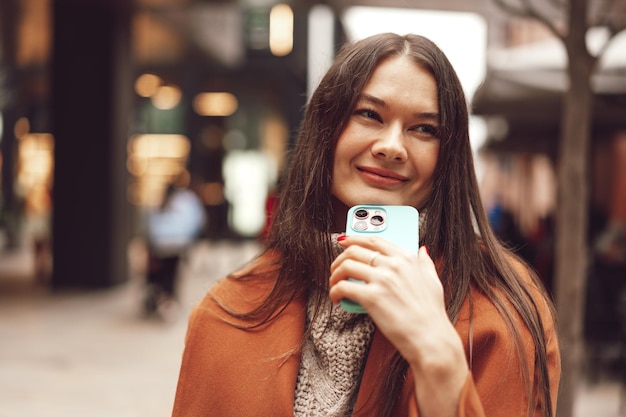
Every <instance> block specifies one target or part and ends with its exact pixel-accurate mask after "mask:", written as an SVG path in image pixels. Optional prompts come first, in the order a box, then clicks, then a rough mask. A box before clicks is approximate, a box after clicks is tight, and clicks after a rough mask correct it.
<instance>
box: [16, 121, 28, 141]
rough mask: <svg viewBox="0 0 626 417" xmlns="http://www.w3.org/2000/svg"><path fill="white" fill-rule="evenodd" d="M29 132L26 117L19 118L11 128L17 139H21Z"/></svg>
mask: <svg viewBox="0 0 626 417" xmlns="http://www.w3.org/2000/svg"><path fill="white" fill-rule="evenodd" d="M28 132H30V121H29V120H28V119H27V118H26V117H20V118H19V119H17V122H15V126H14V127H13V133H14V134H15V137H16V138H17V139H21V138H23V137H24V136H25V135H27V134H28Z"/></svg>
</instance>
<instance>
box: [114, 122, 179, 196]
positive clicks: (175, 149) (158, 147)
mask: <svg viewBox="0 0 626 417" xmlns="http://www.w3.org/2000/svg"><path fill="white" fill-rule="evenodd" d="M190 149H191V144H190V142H189V139H188V138H187V137H186V136H184V135H165V134H146V135H136V136H133V137H132V138H131V139H130V141H129V143H128V159H127V161H126V167H127V169H128V172H129V173H130V174H131V175H132V177H133V179H132V180H131V183H130V184H129V187H128V199H129V201H130V202H131V203H132V204H135V205H139V206H154V205H157V204H159V203H160V201H161V198H162V194H163V190H164V189H165V187H166V186H167V184H168V183H169V182H171V181H172V180H173V179H176V178H182V177H186V178H187V181H188V177H189V173H187V171H186V168H185V165H186V162H187V157H188V155H189V150H190Z"/></svg>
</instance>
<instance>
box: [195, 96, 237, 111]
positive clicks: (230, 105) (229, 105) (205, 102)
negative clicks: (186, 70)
mask: <svg viewBox="0 0 626 417" xmlns="http://www.w3.org/2000/svg"><path fill="white" fill-rule="evenodd" d="M238 106H239V103H238V102H237V97H235V96H234V95H233V94H231V93H226V92H214V93H200V94H198V95H196V97H195V98H194V100H193V109H194V111H195V112H196V113H198V114H199V115H200V116H230V115H231V114H233V113H235V112H236V111H237V107H238Z"/></svg>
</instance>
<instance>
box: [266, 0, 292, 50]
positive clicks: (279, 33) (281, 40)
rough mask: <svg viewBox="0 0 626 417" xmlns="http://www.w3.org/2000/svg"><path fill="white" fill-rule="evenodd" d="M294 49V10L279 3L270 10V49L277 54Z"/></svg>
mask: <svg viewBox="0 0 626 417" xmlns="http://www.w3.org/2000/svg"><path fill="white" fill-rule="evenodd" d="M292 49H293V10H292V9H291V7H289V5H287V4H277V5H275V6H274V7H272V11H271V12H270V51H271V52H272V54H274V55H275V56H285V55H288V54H289V53H290V52H291V50H292Z"/></svg>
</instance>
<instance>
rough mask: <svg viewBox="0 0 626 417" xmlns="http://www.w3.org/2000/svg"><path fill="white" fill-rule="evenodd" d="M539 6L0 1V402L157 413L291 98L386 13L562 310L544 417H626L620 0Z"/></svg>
mask: <svg viewBox="0 0 626 417" xmlns="http://www.w3.org/2000/svg"><path fill="white" fill-rule="evenodd" d="M557 3H558V2H550V1H547V0H546V1H535V2H526V1H524V0H509V1H507V2H506V4H507V5H508V6H505V5H503V2H502V1H500V0H474V1H471V2H468V1H465V0H379V1H377V0H327V1H315V0H292V1H277V0H0V417H14V416H19V417H22V416H24V417H39V416H42V417H43V416H46V417H48V416H83V415H89V416H142V417H143V416H151V417H153V416H156V417H159V416H167V415H169V413H170V411H171V405H172V400H173V395H174V388H175V383H176V378H177V372H178V366H179V363H180V354H181V353H182V347H183V343H184V334H185V326H186V318H187V314H188V313H189V311H190V309H191V307H192V306H193V304H195V303H196V302H197V301H198V300H199V298H200V297H202V295H203V294H204V293H205V291H206V290H207V289H208V288H209V286H210V285H211V284H212V283H213V282H214V281H215V280H216V279H217V278H218V277H221V276H223V275H224V274H226V273H228V272H230V271H232V270H233V269H235V268H236V267H238V266H239V265H241V264H242V263H243V262H245V261H247V260H248V259H249V258H250V257H252V256H253V255H254V254H255V253H256V251H257V250H258V248H259V244H260V242H262V240H263V237H264V235H265V232H266V230H267V224H268V219H269V216H270V215H271V213H272V210H273V207H274V205H275V203H276V201H275V197H276V190H277V188H278V187H279V186H280V178H281V176H282V173H283V170H284V167H285V166H286V165H287V164H288V157H287V155H288V152H289V149H290V148H291V147H292V146H293V144H294V142H295V140H296V133H297V130H298V126H299V124H300V121H301V118H302V114H303V108H304V106H305V105H306V102H307V97H308V95H309V94H310V92H311V91H312V90H313V89H314V88H315V86H316V84H317V82H318V80H319V77H320V76H321V74H323V73H324V72H325V70H326V68H327V67H328V65H329V63H330V62H331V60H332V58H333V56H334V55H335V54H336V52H337V51H338V49H339V48H340V47H341V45H342V44H343V43H344V42H346V41H350V40H355V39H360V38H362V37H365V36H368V35H370V34H373V33H377V32H385V31H391V32H396V33H400V34H405V33H408V32H415V33H418V34H422V35H426V36H427V37H429V38H431V39H432V40H433V41H435V42H436V43H437V44H438V45H439V46H440V47H441V49H442V50H443V51H444V52H445V53H446V55H447V56H448V57H449V58H450V61H451V62H452V64H453V65H454V67H455V68H456V69H457V71H458V75H459V78H460V80H461V83H462V85H463V87H464V89H465V93H466V96H467V99H468V104H469V105H470V109H471V120H470V133H471V140H472V147H473V150H474V152H475V165H476V171H477V174H478V179H479V182H480V187H481V193H482V194H483V199H484V203H485V210H486V212H487V213H488V215H489V220H490V222H491V225H492V227H493V229H494V231H495V233H496V234H497V235H498V236H499V238H500V239H501V240H502V241H503V242H505V243H506V244H508V245H509V246H510V247H512V248H513V249H514V250H515V251H516V252H517V253H518V254H519V255H520V256H522V257H523V258H524V259H526V260H527V261H528V262H529V263H530V264H531V265H532V266H533V267H534V268H535V269H536V270H537V272H538V274H539V276H540V278H541V279H542V280H543V282H544V283H545V285H546V287H547V288H548V290H549V291H550V293H551V294H552V295H553V296H554V299H555V302H556V304H557V309H558V310H559V319H560V329H562V330H561V340H562V342H563V347H564V349H563V355H564V356H563V357H564V372H565V374H564V375H565V376H564V384H563V389H562V393H561V398H560V407H559V414H558V416H557V417H614V416H618V415H619V414H618V413H619V410H620V407H621V410H622V411H621V413H622V414H621V416H625V415H626V393H625V390H626V53H624V51H626V30H625V28H626V1H622V0H618V1H615V0H568V1H566V2H565V3H563V4H562V5H560V3H559V4H557ZM529 4H532V6H529ZM561 6H562V7H561ZM565 6H570V7H565ZM568 10H571V11H572V13H567V11H568ZM581 31H582V32H581ZM579 35H580V36H579ZM568 39H569V40H572V39H573V40H574V42H570V48H565V43H564V41H565V40H568ZM576 42H578V43H576ZM572 45H574V46H572ZM574 64H576V65H574ZM580 68H583V69H589V71H588V73H585V72H584V71H582V72H576V71H574V70H576V69H580ZM574 87H576V88H574ZM565 116H568V117H565ZM178 192H180V193H178ZM177 193H178V194H179V195H183V196H184V197H183V198H182V200H176V199H174V198H173V197H172V196H174V195H176V194H177ZM171 201H177V202H176V203H172V202H171ZM185 202H187V203H189V202H192V203H191V204H192V205H193V206H194V207H195V208H189V211H187V213H190V214H188V215H186V216H184V217H183V219H182V220H176V221H173V222H172V221H169V220H167V219H168V218H169V219H170V220H171V218H170V216H169V215H168V214H167V213H168V207H170V206H171V205H176V204H183V205H184V204H186V203H185ZM190 207H191V206H190ZM198 207H199V209H198ZM572 219H575V220H572ZM154 224H159V227H157V228H156V231H155V229H154V228H153V226H154ZM183 225H184V226H185V228H186V233H188V236H187V237H186V238H187V239H190V241H191V242H192V245H191V246H190V247H189V248H187V250H183V249H181V247H182V246H181V247H179V248H177V249H176V251H175V252H174V251H173V247H172V245H171V242H166V244H163V235H164V234H165V235H167V233H169V232H170V231H171V230H173V228H175V227H176V226H183ZM166 237H167V236H166ZM165 240H166V241H167V239H165ZM156 242H160V243H159V244H157V243H156ZM559 248H561V250H559ZM176 271H178V273H177V274H176ZM172 283H173V284H175V286H176V288H177V290H178V298H179V300H178V301H179V302H178V303H176V302H173V299H172V297H171V294H170V291H169V286H170V284H172Z"/></svg>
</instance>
